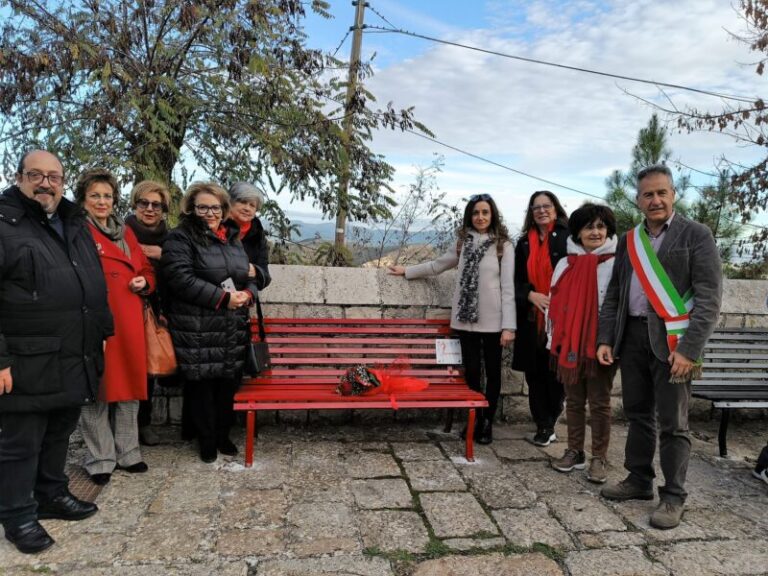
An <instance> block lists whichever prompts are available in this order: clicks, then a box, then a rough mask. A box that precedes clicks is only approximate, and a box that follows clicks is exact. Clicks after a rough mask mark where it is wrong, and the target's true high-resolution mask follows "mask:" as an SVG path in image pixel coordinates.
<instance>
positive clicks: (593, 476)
mask: <svg viewBox="0 0 768 576" xmlns="http://www.w3.org/2000/svg"><path fill="white" fill-rule="evenodd" d="M587 480H589V481H590V482H594V483H595V484H605V481H606V480H608V463H607V462H606V461H605V458H600V456H595V457H594V458H592V460H590V461H589V470H587Z"/></svg>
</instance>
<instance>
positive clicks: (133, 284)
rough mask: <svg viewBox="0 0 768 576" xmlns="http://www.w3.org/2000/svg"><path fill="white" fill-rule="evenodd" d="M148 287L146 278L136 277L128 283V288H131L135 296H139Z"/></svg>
mask: <svg viewBox="0 0 768 576" xmlns="http://www.w3.org/2000/svg"><path fill="white" fill-rule="evenodd" d="M146 287H147V279H146V278H144V276H134V277H133V278H131V281H130V282H128V288H130V290H131V292H133V293H134V294H138V293H139V292H141V291H142V290H144V288H146Z"/></svg>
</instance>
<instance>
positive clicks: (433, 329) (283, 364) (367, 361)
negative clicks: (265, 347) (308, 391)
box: [251, 318, 464, 386]
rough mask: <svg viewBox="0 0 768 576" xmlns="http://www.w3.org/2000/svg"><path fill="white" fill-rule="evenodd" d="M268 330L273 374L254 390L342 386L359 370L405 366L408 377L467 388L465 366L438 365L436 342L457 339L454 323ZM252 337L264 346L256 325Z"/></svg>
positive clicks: (292, 323) (369, 322) (313, 322)
mask: <svg viewBox="0 0 768 576" xmlns="http://www.w3.org/2000/svg"><path fill="white" fill-rule="evenodd" d="M265 330H266V336H267V342H268V343H269V352H270V357H271V360H272V369H271V370H269V371H268V372H267V373H265V374H260V375H259V376H257V377H256V378H254V379H252V380H251V383H253V384H259V383H270V384H275V383H279V382H281V381H282V380H283V379H284V383H285V384H286V385H297V386H300V385H302V384H313V385H317V384H329V385H337V384H338V383H339V377H340V376H341V375H342V374H344V372H345V371H346V370H347V369H348V368H350V367H352V366H355V365H357V364H363V365H366V366H369V367H372V368H374V367H376V368H385V367H389V366H393V365H396V364H399V362H400V361H404V362H405V363H406V364H407V365H408V366H409V368H408V369H407V370H405V371H404V372H403V375H407V376H415V377H418V378H423V379H425V380H427V381H429V382H430V385H440V384H446V385H456V384H463V383H464V378H463V370H462V369H461V367H460V366H456V365H446V364H438V363H437V360H436V351H435V342H436V340H438V339H442V338H451V337H452V336H451V328H450V326H449V322H448V320H425V319H418V318H415V319H414V318H408V319H380V318H378V319H328V318H267V319H266V320H265ZM251 332H252V335H253V338H254V340H258V328H257V324H256V321H255V319H253V320H252V322H251Z"/></svg>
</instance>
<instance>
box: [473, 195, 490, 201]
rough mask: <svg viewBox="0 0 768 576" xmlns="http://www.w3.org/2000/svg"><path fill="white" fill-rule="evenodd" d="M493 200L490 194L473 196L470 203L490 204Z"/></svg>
mask: <svg viewBox="0 0 768 576" xmlns="http://www.w3.org/2000/svg"><path fill="white" fill-rule="evenodd" d="M489 200H492V198H491V195H490V194H473V195H472V196H470V197H469V201H470V202H488V201H489Z"/></svg>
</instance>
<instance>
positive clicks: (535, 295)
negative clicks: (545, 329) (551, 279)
mask: <svg viewBox="0 0 768 576" xmlns="http://www.w3.org/2000/svg"><path fill="white" fill-rule="evenodd" d="M528 301H529V302H530V303H531V304H533V305H534V306H536V308H538V309H539V311H540V312H541V313H542V314H544V313H545V312H546V311H547V308H549V296H548V295H546V294H542V293H540V292H533V291H531V292H529V293H528Z"/></svg>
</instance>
